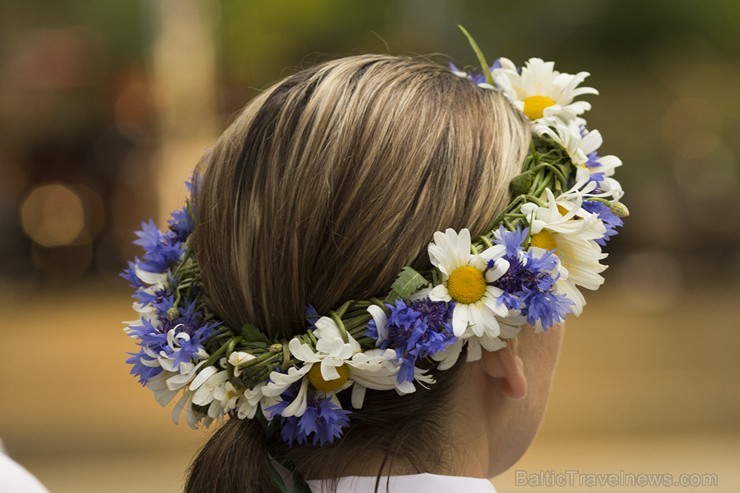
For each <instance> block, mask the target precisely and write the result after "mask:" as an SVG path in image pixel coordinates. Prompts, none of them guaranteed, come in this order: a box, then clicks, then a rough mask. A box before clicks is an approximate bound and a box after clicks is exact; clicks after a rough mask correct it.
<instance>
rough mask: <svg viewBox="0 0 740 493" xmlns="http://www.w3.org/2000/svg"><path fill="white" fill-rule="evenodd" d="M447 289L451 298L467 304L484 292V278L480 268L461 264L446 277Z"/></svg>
mask: <svg viewBox="0 0 740 493" xmlns="http://www.w3.org/2000/svg"><path fill="white" fill-rule="evenodd" d="M447 291H448V292H449V293H450V297H452V299H453V300H455V301H457V302H458V303H464V304H466V305H469V304H471V303H475V302H476V301H478V300H480V299H481V298H483V295H484V294H486V279H485V277H483V272H481V271H480V270H478V269H476V268H475V267H471V266H469V265H463V266H462V267H458V268H457V269H455V270H453V271H452V273H451V274H450V276H449V277H448V278H447Z"/></svg>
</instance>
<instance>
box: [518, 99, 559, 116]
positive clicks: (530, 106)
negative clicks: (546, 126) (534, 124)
mask: <svg viewBox="0 0 740 493" xmlns="http://www.w3.org/2000/svg"><path fill="white" fill-rule="evenodd" d="M554 104H555V100H554V99H552V98H550V97H548V96H529V97H528V98H526V99H525V100H524V114H525V115H527V118H529V119H530V120H536V119H538V118H542V115H544V113H545V108H549V107H550V106H553V105H554Z"/></svg>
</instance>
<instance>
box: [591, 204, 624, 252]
mask: <svg viewBox="0 0 740 493" xmlns="http://www.w3.org/2000/svg"><path fill="white" fill-rule="evenodd" d="M581 207H583V208H584V209H585V210H587V211H588V212H591V213H592V214H596V215H597V216H598V217H599V219H601V222H602V223H604V227H605V228H606V233H605V234H604V236H603V237H601V238H599V239H598V240H596V243H598V244H599V245H601V246H606V242H607V241H608V240H609V238H611V237H612V236H616V235H617V228H619V227H621V226H623V225H624V222H623V221H622V218H620V217H619V216H617V215H616V214H614V212H612V210H611V209H610V208H609V206H608V205H606V204H604V203H602V202H597V201H595V200H584V201H583V204H582V205H581Z"/></svg>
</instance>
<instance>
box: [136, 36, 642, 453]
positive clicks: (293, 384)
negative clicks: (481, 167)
mask: <svg viewBox="0 0 740 493" xmlns="http://www.w3.org/2000/svg"><path fill="white" fill-rule="evenodd" d="M463 31H464V30H463ZM464 32H465V31H464ZM465 34H466V35H467V32H465ZM468 37H469V35H468ZM469 39H470V41H471V44H472V46H473V48H474V50H475V51H476V54H477V55H478V58H479V60H480V61H481V65H482V66H483V67H484V70H483V74H468V73H466V72H463V71H460V70H458V69H457V68H456V67H455V66H454V65H452V66H451V69H452V71H453V72H454V73H455V74H457V75H459V76H461V77H466V78H468V79H470V80H471V81H472V82H473V83H476V84H478V85H479V86H481V88H482V89H483V90H497V91H501V92H502V93H503V94H504V95H505V96H506V97H507V98H508V99H509V101H511V102H512V103H513V104H514V105H515V106H516V107H517V108H518V109H519V110H520V111H522V112H523V113H524V114H525V115H526V116H527V117H528V118H529V119H530V120H531V124H532V125H531V128H532V142H531V148H530V151H529V154H528V155H527V157H526V159H525V161H524V163H523V167H522V173H521V174H519V175H518V176H516V177H515V178H514V179H513V180H512V182H511V184H510V189H511V195H512V197H513V199H512V200H511V202H510V203H509V204H508V205H507V206H506V208H505V209H504V210H503V211H502V212H501V213H500V214H499V215H498V216H497V217H496V218H494V219H493V220H492V221H491V223H490V227H489V228H488V229H487V230H486V232H485V233H484V234H482V235H480V236H478V237H476V238H471V235H470V232H469V231H468V230H467V229H463V230H460V231H454V230H452V229H447V230H446V231H444V232H436V233H435V234H434V238H433V241H432V242H431V243H430V244H429V248H428V252H429V259H430V261H431V264H432V266H433V268H432V269H430V270H429V271H417V270H414V269H413V268H411V267H409V266H407V267H404V268H403V270H401V272H400V273H399V274H398V277H397V279H396V280H395V282H394V283H393V285H392V286H391V288H390V290H389V291H388V292H387V293H385V294H383V295H381V296H379V297H377V298H370V299H367V300H350V301H347V302H346V303H344V304H342V305H341V306H339V307H337V308H336V310H332V311H329V313H327V314H318V313H316V310H314V309H313V308H312V307H311V306H309V307H308V308H307V310H306V324H307V327H306V331H305V333H304V334H301V335H298V336H295V337H293V338H292V339H290V340H271V339H270V338H268V337H267V336H266V335H265V334H264V333H263V332H261V331H260V330H259V328H258V327H255V326H254V325H251V324H249V323H247V324H245V325H244V326H242V327H228V326H227V325H226V324H225V323H224V322H223V321H221V320H219V319H218V318H217V317H216V316H215V315H214V313H213V312H212V311H211V309H210V308H209V307H208V305H207V303H206V302H205V296H204V292H203V288H202V285H201V282H200V271H199V268H198V264H197V263H196V261H195V258H194V256H193V253H192V251H191V250H190V248H189V244H188V238H189V237H190V234H191V233H192V230H193V221H192V217H193V210H194V207H196V206H197V204H194V203H192V202H188V203H187V204H186V206H185V207H184V208H182V209H180V210H177V211H175V212H174V213H172V217H171V219H170V220H169V227H168V228H167V229H166V230H165V231H159V230H158V229H157V227H156V225H155V224H154V222H153V221H151V220H150V221H149V222H148V223H143V224H142V230H141V231H139V232H138V233H137V235H138V239H137V240H136V241H135V242H134V243H136V244H137V245H140V246H141V247H143V248H144V250H145V253H144V255H143V257H142V258H141V259H139V258H137V259H135V260H134V261H133V262H129V266H128V269H126V270H125V271H124V272H123V273H122V276H123V277H124V278H126V279H127V280H128V281H129V282H130V284H131V286H132V287H134V288H135V293H134V298H135V299H136V301H135V303H134V304H133V307H134V310H136V312H138V314H139V319H138V320H136V321H134V322H131V323H129V325H128V327H127V328H126V329H125V330H126V332H127V333H128V335H129V336H131V337H132V338H134V339H136V341H137V344H138V346H139V351H138V352H137V353H132V355H131V357H130V358H129V359H128V360H127V362H128V363H130V364H131V365H132V369H131V373H132V374H134V375H136V376H137V377H138V379H139V382H140V383H141V384H143V385H144V386H146V387H148V388H149V389H150V390H152V391H153V392H154V394H155V397H156V400H157V401H158V402H159V403H160V404H161V405H163V406H165V405H167V404H169V403H170V402H172V401H173V400H175V399H176V398H177V401H176V404H175V406H174V410H173V414H172V416H173V420H174V421H175V423H177V422H178V419H179V416H180V415H181V414H182V411H183V410H184V411H185V416H186V418H187V422H188V424H189V425H190V426H192V427H197V426H198V425H199V424H202V425H205V426H208V425H210V423H211V422H212V421H213V420H218V419H219V418H222V417H224V416H225V415H227V414H228V415H230V416H232V417H233V416H236V417H237V418H239V419H245V418H247V419H255V418H256V419H259V420H260V421H261V422H262V423H263V425H264V426H265V427H266V429H267V432H268V433H270V434H272V433H276V432H279V436H280V438H281V439H282V441H284V442H285V443H287V444H288V445H293V444H296V443H297V444H305V443H311V444H314V445H324V444H327V443H331V442H333V441H334V440H335V439H337V438H339V437H341V436H342V434H343V429H344V428H346V427H347V426H349V423H350V416H351V410H349V409H344V408H343V406H342V404H341V402H340V400H339V399H338V398H337V395H338V394H340V393H341V392H345V391H347V392H351V397H350V402H351V407H352V408H354V409H360V408H362V405H363V400H364V397H365V392H366V389H373V390H387V391H395V392H397V393H398V394H401V395H403V394H409V393H412V392H414V391H415V390H416V386H417V385H422V386H430V385H433V384H434V378H433V377H432V375H431V374H430V368H436V369H437V370H446V369H448V368H450V367H452V366H453V365H454V364H455V362H456V361H457V360H458V358H459V357H460V355H461V353H462V351H463V348H464V347H465V348H466V353H465V354H466V358H467V360H468V361H472V360H476V359H478V358H480V356H481V350H482V349H485V350H487V351H496V350H498V349H501V348H503V347H505V346H506V339H509V338H512V337H514V336H515V335H516V334H517V333H518V332H519V331H520V330H521V329H522V327H523V326H524V325H525V324H529V325H531V326H533V327H534V329H535V330H536V331H545V330H548V329H549V328H550V327H552V326H553V325H555V324H558V323H561V322H563V321H564V319H565V317H566V315H567V314H568V313H572V314H575V315H579V314H580V313H581V311H582V309H583V306H584V305H585V300H584V297H583V295H582V294H581V292H580V288H586V289H590V290H595V289H598V287H599V286H600V285H601V284H602V283H603V281H604V279H603V277H602V276H601V275H600V273H601V272H602V271H604V269H606V265H603V264H602V263H601V260H602V259H604V258H605V257H606V254H605V253H602V251H601V247H602V246H604V245H605V244H606V242H607V241H608V240H609V238H610V237H612V236H614V235H615V234H616V228H617V227H618V226H621V225H622V220H621V218H622V217H624V216H627V215H628V212H627V208H626V207H625V206H624V205H623V204H621V203H620V202H619V199H620V198H621V197H622V189H621V187H620V185H619V183H618V182H617V181H616V180H614V179H613V178H612V175H613V174H614V169H615V168H616V167H617V166H619V165H621V161H620V160H619V159H618V158H617V157H615V156H600V155H599V154H598V153H597V149H598V148H599V146H600V145H601V142H602V139H601V135H600V134H599V132H598V131H597V130H588V129H587V126H586V121H585V120H584V119H583V118H582V115H583V114H584V113H585V112H586V111H587V110H589V109H590V107H591V105H590V104H589V103H587V102H585V101H579V100H576V99H577V98H578V97H579V96H582V95H585V94H597V91H596V90H595V89H592V88H590V87H580V84H581V83H582V82H583V81H584V79H585V78H586V77H587V76H588V74H587V73H586V72H581V73H578V74H576V75H570V74H565V73H560V72H558V71H556V70H554V64H553V63H552V62H544V61H542V60H541V59H538V58H531V59H530V60H528V61H527V62H526V63H525V65H524V67H523V68H521V69H518V68H517V67H516V66H515V65H514V64H513V63H512V62H511V61H510V60H508V59H506V58H499V59H498V60H496V62H495V63H494V64H493V65H492V66H490V67H489V65H488V64H487V63H486V62H485V59H484V57H483V55H482V53H481V52H480V50H479V49H478V47H477V45H476V44H475V42H474V41H472V38H470V37H469ZM188 186H189V188H190V184H188Z"/></svg>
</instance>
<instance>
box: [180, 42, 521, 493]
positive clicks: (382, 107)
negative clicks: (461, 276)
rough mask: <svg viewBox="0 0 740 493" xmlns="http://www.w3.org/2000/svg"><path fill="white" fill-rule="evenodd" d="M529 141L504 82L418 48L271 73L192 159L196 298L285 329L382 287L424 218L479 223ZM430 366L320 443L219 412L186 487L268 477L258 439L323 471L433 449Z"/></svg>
mask: <svg viewBox="0 0 740 493" xmlns="http://www.w3.org/2000/svg"><path fill="white" fill-rule="evenodd" d="M528 142H529V129H528V124H527V123H526V122H525V118H524V117H523V115H521V113H519V112H518V111H516V110H515V109H514V108H513V107H512V106H511V105H510V104H509V103H508V102H507V101H506V99H505V98H504V97H503V95H501V94H499V93H497V92H495V91H488V90H482V89H480V88H479V87H476V85H474V84H471V83H470V81H468V80H466V79H464V78H461V77H458V76H456V75H454V74H453V73H451V72H450V71H449V70H447V69H446V68H445V67H442V66H438V65H436V64H432V63H429V62H427V61H422V60H417V59H411V58H405V57H394V56H386V55H365V56H355V57H349V58H343V59H339V60H334V61H331V62H327V63H324V64H321V65H318V66H316V67H313V68H310V69H307V70H304V71H301V72H299V73H297V74H295V75H293V76H290V77H288V78H286V79H285V80H283V81H281V82H279V83H277V84H275V85H274V86H273V87H271V88H270V89H268V90H267V91H265V92H264V93H262V94H261V95H259V96H258V97H256V98H255V99H254V100H253V101H251V102H250V103H249V104H248V105H247V107H246V108H245V109H244V111H243V112H242V113H241V115H240V116H239V117H238V118H237V119H236V121H235V122H234V123H233V124H232V125H231V126H230V127H229V128H228V130H227V131H226V132H225V133H224V134H223V136H222V137H221V138H220V139H219V141H218V143H217V144H216V145H215V146H214V148H213V149H212V151H211V152H210V153H209V155H208V156H207V157H206V158H205V159H204V162H203V165H202V169H201V174H202V181H201V183H200V185H199V187H198V189H197V190H196V201H197V204H198V208H197V214H196V220H195V230H194V237H193V238H192V240H193V249H194V251H195V253H196V256H197V261H198V263H199V265H200V267H201V269H202V281H203V285H204V288H205V292H206V295H207V297H208V301H209V304H210V306H211V308H212V309H213V310H214V311H215V313H216V314H217V315H218V316H219V317H220V318H221V319H223V320H224V321H225V322H226V323H227V324H228V325H229V326H230V327H240V326H241V325H242V324H244V323H246V322H249V323H252V324H254V325H256V326H257V327H259V328H260V329H261V330H262V331H264V332H265V333H266V334H267V335H268V336H269V337H270V338H271V339H280V338H285V339H289V338H290V337H292V336H293V335H295V334H300V333H303V332H305V330H306V329H305V318H304V311H305V309H306V306H307V305H309V304H310V305H313V306H315V307H316V309H317V310H318V312H319V313H325V312H326V311H328V310H330V309H333V308H336V307H337V305H338V304H340V303H342V302H343V301H345V300H350V299H366V298H368V297H371V296H377V295H379V294H380V293H384V292H387V290H388V288H389V286H390V285H391V283H392V282H393V280H394V276H395V275H396V274H397V273H398V272H399V271H400V270H401V268H402V267H403V266H404V265H411V266H413V267H415V268H416V269H428V268H429V264H428V262H429V260H428V257H427V256H426V255H425V253H426V249H427V245H428V242H429V240H430V238H431V237H432V235H433V233H434V232H435V231H439V230H443V229H444V228H453V229H456V230H459V229H461V228H468V229H469V230H470V231H471V233H472V234H473V235H475V234H478V233H481V232H483V231H484V230H485V228H486V227H487V226H489V225H490V223H491V221H492V220H493V218H494V217H495V216H496V215H497V213H498V212H499V211H500V209H501V208H502V207H503V206H504V205H505V204H506V203H507V201H508V198H509V196H508V183H509V181H510V180H511V178H512V177H513V176H515V175H516V174H517V173H518V172H519V170H520V168H521V163H522V160H523V159H524V156H525V154H526V150H527V146H528ZM435 377H436V378H437V384H435V385H434V386H432V387H431V388H430V389H424V388H419V389H418V391H417V392H415V393H414V394H411V395H406V396H403V397H400V396H398V395H396V394H395V393H393V392H374V391H368V395H367V398H366V401H365V405H364V406H363V408H362V409H361V410H357V411H355V412H353V416H352V426H351V427H350V428H349V429H348V430H347V432H346V433H345V435H344V436H343V437H342V438H341V439H340V440H338V441H337V442H336V443H334V444H332V445H331V446H326V447H322V448H318V447H313V446H309V445H301V446H294V447H291V448H288V447H286V446H284V445H283V444H281V443H280V442H279V441H278V440H276V439H275V440H272V439H268V438H267V437H266V436H265V434H264V432H263V430H262V429H261V427H260V425H259V423H258V422H257V421H256V420H237V419H233V420H229V421H228V422H227V423H225V424H224V426H223V427H222V428H221V430H219V431H218V432H217V433H216V434H215V435H214V436H213V437H212V438H211V441H210V442H209V443H208V444H207V445H206V446H205V448H204V449H203V451H202V452H201V454H200V456H199V457H198V458H196V460H195V462H194V463H193V466H192V468H191V474H190V477H189V480H188V486H187V491H198V492H203V491H219V492H229V491H273V486H272V483H271V480H270V478H269V473H268V472H267V468H266V467H263V466H264V465H265V463H266V462H265V461H267V460H268V454H270V455H272V456H274V457H277V458H279V459H280V460H281V461H283V462H287V463H291V464H292V465H294V466H295V469H296V470H297V471H299V472H300V473H301V474H303V476H304V477H331V476H333V475H334V476H338V475H340V474H341V472H342V470H343V468H345V467H347V466H348V465H349V464H350V463H351V461H352V460H357V459H358V458H359V457H360V456H361V455H362V454H366V453H376V454H381V455H382V456H384V457H387V458H389V459H390V460H397V461H404V462H405V463H407V464H410V465H412V466H413V467H414V468H415V469H418V470H424V469H425V468H426V467H427V466H428V463H429V462H430V461H432V462H437V463H438V462H440V461H443V460H444V454H443V451H442V450H441V449H440V447H436V448H435V447H434V446H433V444H435V443H437V444H439V443H440V442H439V440H442V438H443V434H444V426H443V422H444V419H443V418H444V413H445V410H446V408H445V395H446V394H447V393H448V392H449V390H450V389H451V388H452V386H453V384H454V382H455V378H456V371H454V370H453V371H445V372H438V373H435ZM411 417H413V418H414V419H413V420H411ZM420 429H424V430H427V431H426V432H424V433H420V432H419V430H420ZM429 430H435V431H434V432H430V431H429ZM409 437H414V438H413V440H411V439H409ZM430 450H433V451H434V450H437V451H438V453H430Z"/></svg>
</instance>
